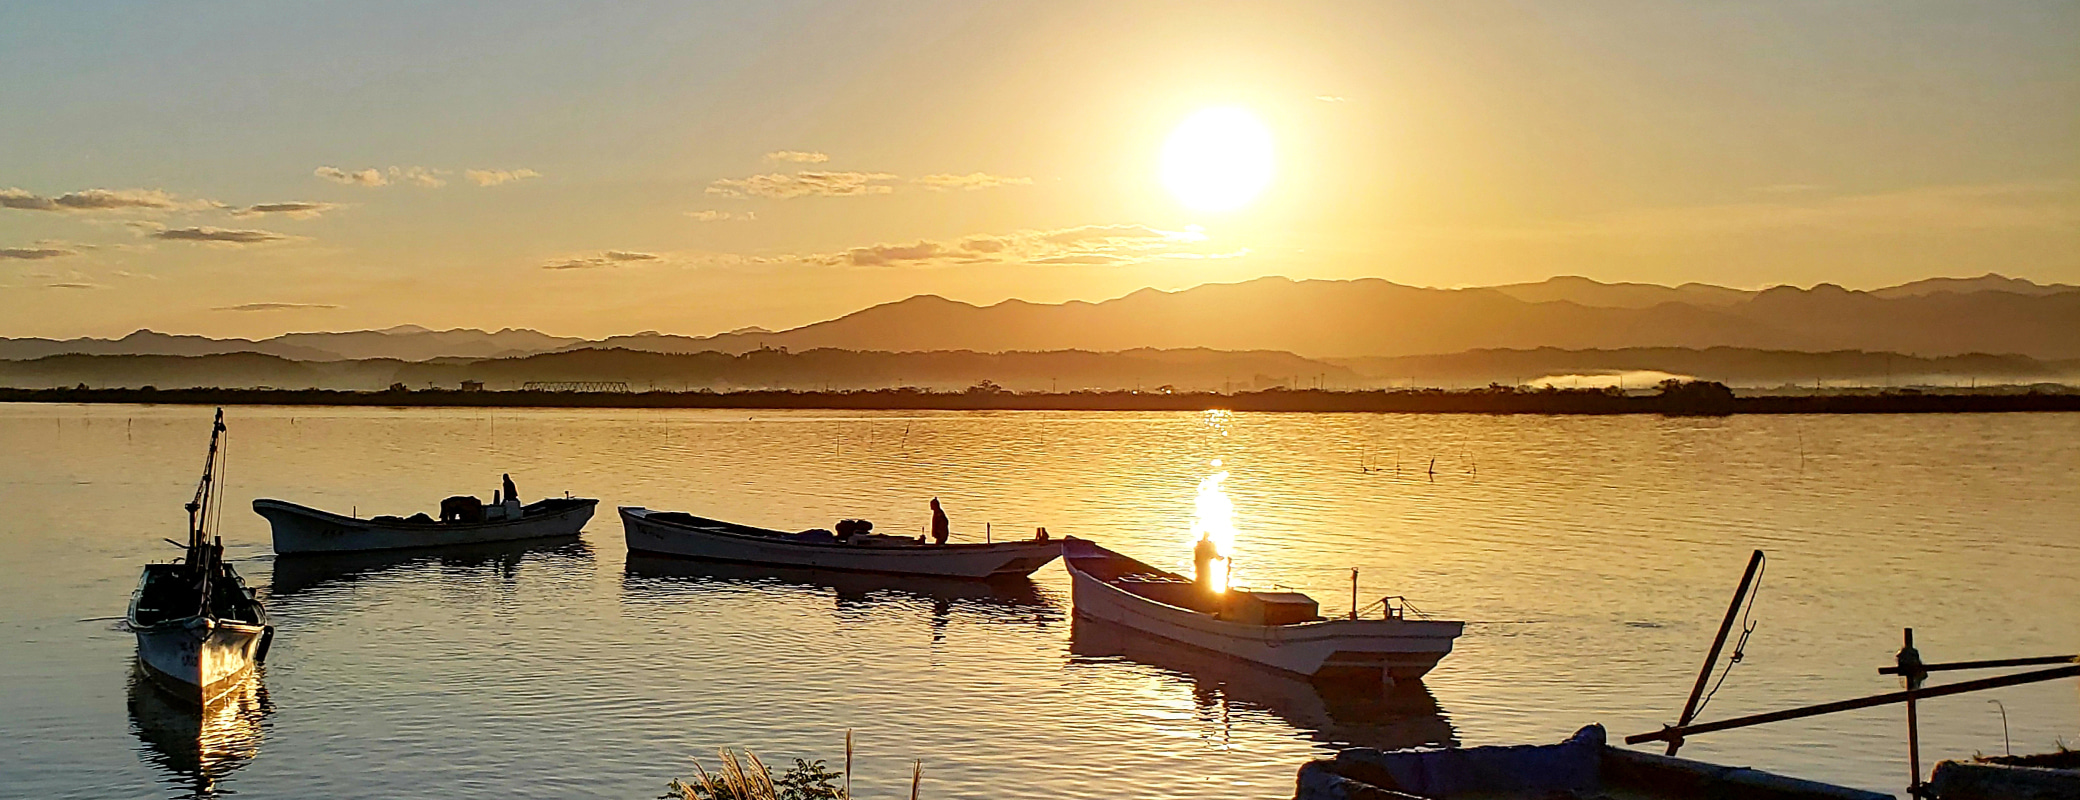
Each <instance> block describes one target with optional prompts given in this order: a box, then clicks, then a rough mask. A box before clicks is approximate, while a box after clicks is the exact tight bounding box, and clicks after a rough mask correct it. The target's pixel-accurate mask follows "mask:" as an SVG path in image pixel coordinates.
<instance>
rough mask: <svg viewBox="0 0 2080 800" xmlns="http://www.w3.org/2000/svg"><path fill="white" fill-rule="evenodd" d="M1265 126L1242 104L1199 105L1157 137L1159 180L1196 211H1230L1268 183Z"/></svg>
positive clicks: (1268, 150) (1269, 166) (1269, 146)
mask: <svg viewBox="0 0 2080 800" xmlns="http://www.w3.org/2000/svg"><path fill="white" fill-rule="evenodd" d="M1272 166H1273V165H1272V142H1271V130H1270V129H1269V128H1266V127H1264V123H1263V122H1261V121H1259V120H1258V119H1257V116H1256V115H1255V114H1252V113H1250V112H1249V110H1248V109H1245V108H1235V107H1229V106H1223V107H1218V108H1207V109H1201V110H1199V111H1197V112H1194V113H1193V114H1192V115H1191V116H1189V117H1186V118H1185V119H1184V121H1183V122H1180V123H1178V124H1177V129H1176V130H1173V131H1171V132H1170V138H1169V140H1167V141H1165V142H1164V143H1163V185H1164V186H1166V187H1169V189H1170V193H1171V194H1173V195H1176V197H1177V201H1178V202H1180V203H1183V204H1185V206H1186V207H1189V208H1191V209H1194V210H1197V211H1234V210H1236V209H1239V208H1242V207H1243V206H1246V205H1249V204H1250V201H1252V200H1255V199H1257V195H1259V194H1261V193H1263V191H1264V188H1265V187H1266V186H1269V185H1270V184H1271V175H1272V171H1273V170H1272Z"/></svg>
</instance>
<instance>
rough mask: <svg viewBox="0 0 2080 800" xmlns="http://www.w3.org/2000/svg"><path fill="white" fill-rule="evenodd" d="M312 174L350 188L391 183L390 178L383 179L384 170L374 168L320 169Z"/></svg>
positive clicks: (312, 171)
mask: <svg viewBox="0 0 2080 800" xmlns="http://www.w3.org/2000/svg"><path fill="white" fill-rule="evenodd" d="M311 174H312V175H316V176H318V177H320V178H324V179H325V180H328V181H332V182H333V183H344V184H347V185H348V186H383V185H385V184H388V183H389V182H390V179H389V178H385V177H383V171H382V170H379V169H376V168H374V167H369V168H368V169H357V170H344V169H340V168H339V167H319V168H317V169H314V170H311Z"/></svg>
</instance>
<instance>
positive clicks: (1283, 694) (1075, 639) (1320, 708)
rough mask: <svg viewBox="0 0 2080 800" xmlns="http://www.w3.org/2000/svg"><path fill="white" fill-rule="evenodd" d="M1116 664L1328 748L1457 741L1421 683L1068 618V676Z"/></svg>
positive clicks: (1201, 705) (1206, 705)
mask: <svg viewBox="0 0 2080 800" xmlns="http://www.w3.org/2000/svg"><path fill="white" fill-rule="evenodd" d="M1124 664H1133V665H1139V666H1141V667H1151V668H1154V670H1155V671H1156V674H1157V680H1158V681H1160V682H1162V683H1165V684H1169V683H1176V684H1181V685H1182V686H1184V687H1187V688H1188V689H1189V692H1190V696H1191V698H1192V702H1193V704H1194V705H1195V706H1196V707H1197V708H1198V709H1199V711H1200V712H1202V713H1200V714H1199V715H1198V716H1199V718H1201V719H1219V720H1226V719H1228V718H1230V716H1232V715H1231V714H1229V713H1227V711H1228V709H1233V708H1257V709H1263V710H1265V711H1269V712H1271V714H1272V716H1275V717H1278V718H1279V719H1281V720H1284V721H1285V722H1286V724H1288V725H1291V726H1293V727H1294V728H1295V729H1297V730H1298V731H1299V732H1301V733H1304V734H1306V735H1307V736H1308V737H1310V738H1312V739H1314V740H1315V741H1317V742H1319V743H1321V744H1324V745H1328V746H1331V747H1337V748H1343V747H1377V748H1381V749H1386V750H1398V749H1403V748H1410V747H1457V746H1458V744H1459V738H1458V734H1457V733H1456V732H1455V731H1454V730H1452V723H1451V721H1450V720H1449V719H1447V718H1446V716H1445V713H1444V710H1443V709H1442V708H1439V707H1438V705H1437V698H1436V696H1434V695H1432V694H1431V693H1430V688H1429V687H1427V686H1424V685H1423V683H1422V682H1421V681H1409V682H1407V683H1402V684H1396V685H1394V686H1384V685H1381V684H1362V683H1349V682H1342V681H1310V680H1308V679H1306V678H1302V677H1300V676H1297V675H1294V674H1292V673H1290V672H1286V671H1284V670H1277V669H1272V668H1270V667H1266V666H1264V665H1262V664H1258V663H1255V662H1251V661H1244V660H1242V659H1239V658H1228V657H1225V656H1223V657H1219V658H1208V657H1206V651H1204V650H1200V649H1198V648H1195V647H1191V646H1188V645H1182V644H1178V643H1176V642H1172V641H1169V640H1166V639H1160V638H1157V637H1154V636H1150V635H1148V634H1146V633H1143V632H1141V631H1139V630H1135V629H1133V628H1129V627H1126V626H1124V625H1115V624H1112V623H1110V622H1100V621H1098V620H1095V619H1091V618H1089V617H1076V618H1074V619H1072V620H1070V624H1069V670H1070V674H1074V673H1076V672H1080V671H1087V670H1098V669H1113V668H1118V667H1121V666H1123V665H1124ZM1156 702H1158V703H1161V702H1166V701H1162V700H1158V701H1156ZM1209 711H1211V712H1215V713H1205V712H1209Z"/></svg>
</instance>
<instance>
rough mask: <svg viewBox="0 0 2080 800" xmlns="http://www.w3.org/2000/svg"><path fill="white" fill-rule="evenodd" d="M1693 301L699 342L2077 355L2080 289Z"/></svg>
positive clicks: (1323, 308)
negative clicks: (1722, 349) (1717, 349)
mask: <svg viewBox="0 0 2080 800" xmlns="http://www.w3.org/2000/svg"><path fill="white" fill-rule="evenodd" d="M1520 291H1527V290H1520ZM1669 291H1672V292H1673V291H1679V290H1669ZM1697 291H1700V292H1703V293H1704V294H1706V295H1707V296H1710V297H1713V298H1715V300H1714V301H1713V302H1710V303H1690V302H1664V303H1659V304H1656V305H1651V306H1646V307H1639V306H1637V305H1636V302H1637V301H1636V299H1634V298H1635V296H1636V295H1637V294H1638V293H1636V292H1632V291H1631V290H1620V291H1619V292H1614V293H1613V294H1612V296H1611V298H1607V299H1606V300H1605V301H1604V302H1606V303H1607V304H1606V305H1584V304H1582V303H1580V302H1575V301H1573V300H1551V301H1527V300H1523V299H1520V298H1518V297H1514V296H1511V295H1510V294H1509V293H1508V292H1505V291H1504V290H1502V289H1423V288H1416V287H1411V286H1401V285H1398V284H1394V283H1389V282H1387V281H1383V280H1378V279H1364V280H1354V281H1294V280H1288V279H1285V278H1263V279H1258V280H1254V281H1249V282H1246V283H1236V284H1209V285H1205V286H1199V287H1195V288H1191V289H1186V290H1182V291H1177V292H1162V291H1157V290H1154V289H1143V290H1141V291H1138V292H1135V293H1133V294H1130V295H1127V296H1125V297H1121V298H1118V299H1115V300H1108V301H1105V302H1102V303H1085V302H1069V303H1061V304H1051V305H1041V304H1035V303H1028V302H1024V301H1019V300H1010V301H1005V302H1002V303H998V304H995V305H992V306H987V307H978V306H974V305H970V304H967V303H960V302H956V301H952V300H947V299H945V298H941V297H934V296H920V297H913V298H910V299H908V300H903V301H900V302H896V303H889V304H885V305H880V306H875V307H872V308H868V309H865V310H863V311H858V312H855V313H852V314H848V315H846V316H843V317H840V318H838V319H834V320H830V321H828V322H821V323H817V324H814V325H807V326H803V327H800V328H795V329H792V330H787V331H781V332H777V333H763V334H723V335H719V336H713V337H708V338H706V339H703V340H700V342H699V346H703V347H705V348H712V349H717V350H722V351H725V352H742V351H744V350H749V349H754V348H756V347H761V346H769V347H787V348H792V349H808V348H818V347H840V348H850V349H861V350H889V351H908V350H943V349H960V350H975V351H979V352H1000V351H1013V350H1028V351H1044V350H1066V349H1075V350H1091V351H1117V350H1127V349H1133V348H1144V347H1145V348H1157V349H1175V348H1185V347H1204V348H1210V349H1215V350H1278V351H1285V352H1290V353H1296V354H1299V355H1302V356H1306V357H1309V358H1352V357H1365V356H1403V355H1422V354H1435V353H1457V352H1462V351H1466V350H1474V349H1527V350H1528V349H1536V348H1541V347H1557V348H1562V349H1572V350H1583V349H1604V350H1608V349H1623V348H1633V347H1683V348H1694V349H1702V348H1711V347H1740V348H1750V349H1760V350H1802V351H1813V352H1827V351H1836V350H1868V351H1874V352H1897V353H1906V354H1914V355H1925V356H1944V355H1962V354H1967V353H2003V354H2020V355H2027V356H2030V357H2034V358H2051V359H2058V358H2075V357H2080V291H2063V290H2061V291H2056V292H2048V293H2040V294H2020V293H2016V292H2011V291H1973V292H1964V293H1959V292H1951V291H1936V292H1929V293H1925V294H1911V295H1908V296H1901V297H1893V298H1888V297H1881V296H1879V295H1878V294H1876V293H1873V292H1860V291H1850V290H1847V289H1843V288H1841V287H1839V286H1834V285H1832V284H1821V285H1819V286H1815V287H1813V288H1811V289H1799V288H1794V287H1777V288H1774V289H1768V290H1764V291H1761V292H1756V293H1754V294H1753V295H1752V296H1750V297H1747V298H1746V299H1741V300H1738V301H1735V302H1731V303H1726V302H1723V300H1724V298H1725V296H1724V295H1720V294H1717V293H1712V292H1711V290H1708V289H1706V290H1697ZM1577 294H1579V292H1577ZM1626 303H1633V304H1632V305H1627V304H1626Z"/></svg>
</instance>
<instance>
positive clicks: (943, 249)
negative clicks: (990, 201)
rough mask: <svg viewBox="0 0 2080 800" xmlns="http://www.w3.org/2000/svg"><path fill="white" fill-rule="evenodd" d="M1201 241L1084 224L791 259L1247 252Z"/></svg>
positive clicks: (963, 260) (866, 263)
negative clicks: (1214, 248)
mask: <svg viewBox="0 0 2080 800" xmlns="http://www.w3.org/2000/svg"><path fill="white" fill-rule="evenodd" d="M1206 240H1207V236H1206V234H1205V232H1203V231H1201V230H1199V229H1198V228H1197V227H1192V228H1187V229H1185V230H1182V231H1166V230H1162V229H1159V228H1154V227H1150V226H1147V225H1084V226H1079V227H1074V228H1060V229H1055V230H1025V231H1018V232H1015V233H1007V234H985V235H975V236H968V237H964V238H962V239H959V240H958V241H954V242H936V241H931V240H925V239H920V240H918V241H916V242H913V243H896V244H873V245H867V246H864V247H854V248H850V249H847V250H845V251H843V252H839V253H828V254H818V255H808V256H798V257H795V258H793V259H791V260H793V261H797V262H802V263H811V264H824V265H829V266H850V267H890V266H933V265H944V264H973V263H1025V264H1048V265H1087V266H1112V265H1122V264H1138V263H1142V262H1147V261H1154V260H1158V259H1165V258H1235V257H1238V256H1241V255H1246V254H1247V253H1248V251H1247V250H1233V251H1228V252H1215V251H1208V250H1205V249H1203V243H1204V242H1206Z"/></svg>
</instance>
